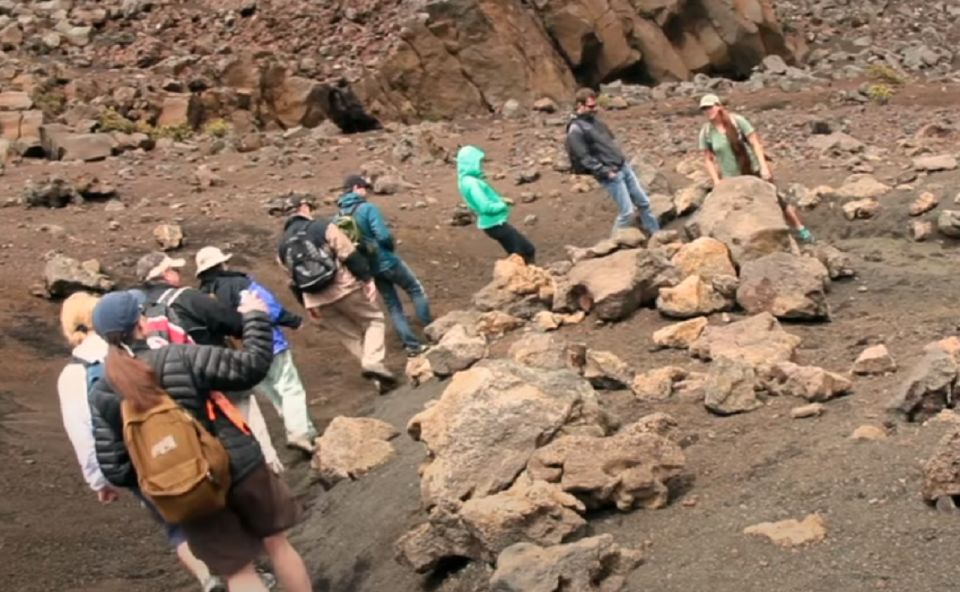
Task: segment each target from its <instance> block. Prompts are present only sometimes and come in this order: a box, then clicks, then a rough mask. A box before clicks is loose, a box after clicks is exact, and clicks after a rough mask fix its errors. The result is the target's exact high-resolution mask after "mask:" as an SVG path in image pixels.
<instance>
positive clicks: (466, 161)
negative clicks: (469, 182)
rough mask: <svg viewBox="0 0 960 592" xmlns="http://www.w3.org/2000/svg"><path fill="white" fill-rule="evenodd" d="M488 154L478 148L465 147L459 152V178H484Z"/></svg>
mask: <svg viewBox="0 0 960 592" xmlns="http://www.w3.org/2000/svg"><path fill="white" fill-rule="evenodd" d="M485 156H486V154H484V153H483V150H480V149H479V148H477V147H476V146H464V147H463V148H461V149H460V151H459V152H457V177H458V178H461V179H462V178H463V177H483V158H484V157H485Z"/></svg>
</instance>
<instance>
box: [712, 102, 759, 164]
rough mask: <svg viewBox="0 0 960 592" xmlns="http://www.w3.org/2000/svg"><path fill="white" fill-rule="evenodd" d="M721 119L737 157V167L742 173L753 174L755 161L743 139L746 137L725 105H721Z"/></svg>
mask: <svg viewBox="0 0 960 592" xmlns="http://www.w3.org/2000/svg"><path fill="white" fill-rule="evenodd" d="M720 120H721V121H723V129H724V133H725V134H726V136H727V141H728V142H729V143H730V148H731V149H733V155H734V157H736V159H737V167H738V168H739V169H740V174H741V175H752V174H753V173H754V171H753V161H751V160H750V153H749V152H747V145H746V143H745V142H744V141H743V140H744V138H743V137H741V135H740V128H739V127H738V126H737V124H736V122H735V121H734V120H733V117H731V116H730V113H729V112H728V111H727V110H726V109H724V108H723V107H720Z"/></svg>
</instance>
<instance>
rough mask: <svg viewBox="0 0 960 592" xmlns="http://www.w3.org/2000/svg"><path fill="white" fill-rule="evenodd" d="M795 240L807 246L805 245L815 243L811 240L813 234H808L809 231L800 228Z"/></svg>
mask: <svg viewBox="0 0 960 592" xmlns="http://www.w3.org/2000/svg"><path fill="white" fill-rule="evenodd" d="M797 238H799V239H800V242H802V243H804V244H807V245H812V244H813V243H815V242H817V241H816V240H815V239H814V238H813V234H812V233H811V232H810V229H809V228H801V229H800V230H798V231H797Z"/></svg>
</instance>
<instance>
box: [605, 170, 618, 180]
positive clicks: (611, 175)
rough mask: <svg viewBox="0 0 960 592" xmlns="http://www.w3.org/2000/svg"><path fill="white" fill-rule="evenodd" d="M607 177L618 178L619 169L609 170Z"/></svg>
mask: <svg viewBox="0 0 960 592" xmlns="http://www.w3.org/2000/svg"><path fill="white" fill-rule="evenodd" d="M607 178H608V179H616V178H617V171H607Z"/></svg>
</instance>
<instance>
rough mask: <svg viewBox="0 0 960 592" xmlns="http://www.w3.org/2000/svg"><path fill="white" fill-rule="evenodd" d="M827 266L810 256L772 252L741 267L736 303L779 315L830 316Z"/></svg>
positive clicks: (820, 317)
mask: <svg viewBox="0 0 960 592" xmlns="http://www.w3.org/2000/svg"><path fill="white" fill-rule="evenodd" d="M829 283H830V274H829V272H828V271H827V268H826V267H824V266H823V264H822V263H820V261H819V260H817V259H815V258H813V257H800V256H797V255H793V254H790V253H771V254H770V255H764V256H763V257H759V258H757V259H753V260H751V261H747V262H746V263H744V264H743V267H742V268H741V269H740V287H739V288H738V289H737V303H739V304H740V306H742V307H743V309H744V310H745V311H747V312H748V313H750V314H757V313H760V312H764V311H765V312H769V313H770V314H772V315H773V316H775V317H777V318H780V319H805V320H818V319H829V318H830V306H829V305H828V304H827V295H826V287H827V286H828V285H829Z"/></svg>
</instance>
